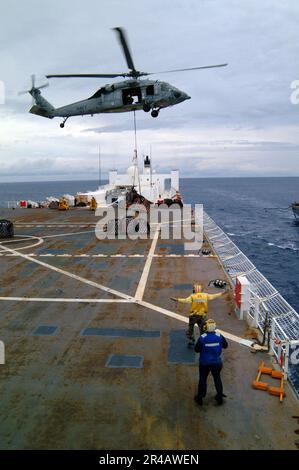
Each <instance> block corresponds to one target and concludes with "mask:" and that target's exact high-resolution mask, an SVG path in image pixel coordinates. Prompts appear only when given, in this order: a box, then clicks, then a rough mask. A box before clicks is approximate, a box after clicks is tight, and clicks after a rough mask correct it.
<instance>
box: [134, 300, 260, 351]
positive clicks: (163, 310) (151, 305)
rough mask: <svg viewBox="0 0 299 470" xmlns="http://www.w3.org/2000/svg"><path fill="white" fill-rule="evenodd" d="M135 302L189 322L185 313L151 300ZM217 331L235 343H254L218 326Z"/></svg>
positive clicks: (245, 344)
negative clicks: (173, 310) (158, 304)
mask: <svg viewBox="0 0 299 470" xmlns="http://www.w3.org/2000/svg"><path fill="white" fill-rule="evenodd" d="M135 303H136V304H138V305H141V306H142V307H146V308H149V309H151V310H155V311H156V312H159V313H162V314H163V315H166V316H167V317H170V318H174V319H175V320H179V321H181V322H184V323H189V319H188V317H184V316H183V315H179V314H178V313H174V312H171V311H170V310H167V309H166V308H163V307H158V306H157V305H153V304H151V303H149V302H145V301H144V300H137V299H135ZM217 331H219V333H221V334H222V335H223V336H225V338H227V339H229V340H231V341H234V342H235V343H238V344H242V345H243V346H247V347H251V345H252V343H253V341H249V340H248V339H244V338H240V337H239V336H236V335H233V334H231V333H228V332H227V331H223V330H219V329H218V328H217Z"/></svg>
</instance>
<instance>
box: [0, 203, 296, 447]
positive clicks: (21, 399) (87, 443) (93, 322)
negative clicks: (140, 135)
mask: <svg viewBox="0 0 299 470" xmlns="http://www.w3.org/2000/svg"><path fill="white" fill-rule="evenodd" d="M0 218H9V219H10V220H13V221H14V222H15V224H16V226H15V231H16V235H30V236H35V237H38V238H36V239H34V240H32V239H28V241H27V240H26V241H23V242H19V243H15V242H13V243H9V244H5V246H6V247H9V248H11V249H13V250H19V253H22V254H25V255H29V256H30V258H31V259H28V258H23V257H21V256H19V255H17V254H16V253H12V252H9V253H8V252H6V251H1V248H0V279H1V283H0V296H1V300H0V309H1V310H0V312H1V314H0V340H2V341H4V343H5V346H6V364H5V365H0V396H1V400H0V418H1V419H0V448H1V449H296V446H295V440H296V434H295V433H294V431H295V429H296V428H298V424H297V422H296V420H294V419H292V415H298V403H297V402H296V400H295V398H294V396H293V394H292V392H291V390H290V389H289V388H288V387H287V397H286V399H285V401H284V402H283V404H280V403H279V400H278V398H276V397H272V396H269V395H268V394H267V393H266V392H260V391H256V390H253V389H252V388H251V382H252V380H253V378H254V377H255V375H256V371H257V367H258V364H259V362H260V361H261V360H266V361H267V362H269V359H268V358H267V357H266V358H265V356H263V355H262V354H256V355H254V354H251V353H250V351H249V349H248V348H247V347H246V346H243V345H240V344H238V343H236V342H232V341H229V349H228V350H227V351H225V353H224V356H225V362H224V369H223V382H224V391H225V393H226V394H227V396H228V398H227V400H226V403H225V405H224V406H222V407H216V406H215V405H214V398H213V397H214V395H215V391H214V386H213V384H212V382H211V381H210V382H209V390H208V395H207V398H206V399H205V403H204V406H203V407H202V408H199V407H197V406H196V405H195V403H194V401H193V396H194V394H195V392H196V387H197V378H198V370H197V359H198V358H196V362H193V363H192V361H193V360H194V357H193V353H192V351H191V350H188V349H187V346H185V338H184V332H183V330H184V329H185V327H186V323H185V322H184V317H185V318H187V316H188V307H187V306H184V305H180V306H178V307H175V305H174V304H173V303H172V302H171V301H170V300H169V297H170V296H187V295H189V293H190V290H191V288H192V284H193V282H194V281H199V282H201V283H203V284H204V285H205V286H207V284H208V282H209V280H211V279H215V278H217V277H223V273H222V271H221V269H220V267H219V264H218V261H217V259H215V258H212V257H207V258H203V257H198V256H196V257H192V256H187V257H186V256H184V255H186V254H189V253H185V252H184V250H183V243H182V242H181V241H176V242H171V241H169V242H167V241H166V242H165V240H158V243H157V246H156V248H155V252H154V253H155V256H154V257H153V260H152V263H151V266H150V270H149V276H148V278H145V282H144V284H143V285H139V281H140V278H141V275H142V273H143V270H144V266H145V263H146V260H147V254H148V252H149V250H150V248H151V245H152V240H143V241H140V240H139V241H119V240H113V241H112V240H109V241H99V240H97V239H96V238H95V236H94V227H93V226H92V225H91V226H88V225H87V224H94V223H95V216H94V214H92V213H90V212H89V211H83V210H82V211H69V212H68V213H65V214H63V213H58V212H56V211H51V210H23V211H8V210H2V211H0ZM20 223H21V224H22V223H23V224H25V225H20ZM29 223H30V224H33V225H30V226H28V224H29ZM51 224H56V225H57V224H62V225H59V226H56V227H53V226H52V225H51ZM76 224H78V225H76ZM63 225H65V226H63ZM77 232H80V233H78V234H77V235H76V234H75V233H77ZM63 233H66V234H68V235H65V236H60V235H62V234H63ZM58 235H59V236H58ZM47 237H48V238H47ZM40 239H42V240H41V241H40ZM35 243H36V244H37V245H36V246H31V247H29V248H27V249H26V246H29V245H32V244H35ZM38 243H39V244H38ZM20 248H22V249H21V250H20ZM66 255H67V256H66ZM82 255H83V256H82ZM116 255H121V256H116ZM156 255H159V256H156ZM170 255H176V256H170ZM35 261H40V262H42V263H45V264H46V265H47V266H45V265H40V264H37V263H36V262H35ZM53 267H54V269H53ZM55 268H57V269H59V270H61V271H57V270H55ZM72 275H75V276H78V277H77V278H74V277H72ZM138 285H139V294H140V292H141V296H142V291H143V287H144V289H145V290H144V296H143V300H141V301H138V302H136V301H135V300H134V296H135V292H136V289H137V288H138ZM105 287H108V288H110V289H114V290H115V291H116V292H114V293H113V294H111V292H107V291H106V290H103V288H104V289H105ZM214 290H215V289H214ZM209 291H210V292H212V291H213V288H209ZM123 294H125V295H124V296H123ZM4 297H27V298H29V299H32V298H42V299H44V301H37V302H33V301H20V300H5V299H3V298H4ZM66 298H67V299H70V300H69V302H56V303H55V302H52V301H50V300H49V299H57V300H62V299H66ZM80 299H81V301H80ZM84 299H96V300H97V299H103V300H105V299H106V300H107V299H110V300H111V302H97V303H96V302H94V303H93V302H86V303H83V300H84ZM112 300H113V301H112ZM120 300H121V302H120ZM144 301H145V302H144ZM156 306H159V307H162V308H163V309H165V311H164V310H163V309H162V310H161V309H160V310H159V309H158V310H157V309H155V307H156ZM171 312H174V313H177V314H179V315H181V317H179V318H178V319H176V318H172V317H171V316H169V315H171ZM209 316H210V317H213V318H215V319H216V321H217V324H218V325H219V327H220V328H221V329H223V330H225V331H227V332H230V333H233V334H235V335H237V336H239V337H248V336H246V335H248V330H247V327H246V325H245V323H243V322H240V321H239V320H237V319H236V317H235V314H234V313H233V310H232V307H231V304H230V302H229V300H227V299H224V298H223V299H217V300H215V301H214V302H213V303H212V304H211V305H210V314H209ZM39 326H53V327H57V329H56V330H55V332H54V333H53V334H52V335H36V334H34V332H35V330H36V329H37V328H38V327H39ZM86 328H96V329H98V330H88V331H87V333H89V335H86V334H85V335H84V330H85V329H86ZM116 329H117V330H118V331H115V330H116ZM111 330H112V331H111ZM131 330H139V331H138V332H136V331H131ZM150 332H152V333H150ZM85 333H86V332H85ZM95 333H101V335H99V334H95ZM115 334H117V335H119V336H120V337H115V336H113V335H115ZM151 334H152V335H153V336H149V335H151ZM130 335H131V336H130ZM249 337H250V336H249ZM111 355H127V356H130V355H134V356H142V358H143V359H142V358H141V363H140V365H141V367H139V368H130V367H124V368H111V367H106V364H107V361H108V359H109V357H110V356H111ZM142 360H143V363H142ZM184 360H185V361H191V363H189V364H188V363H187V364H186V363H184ZM174 362H176V363H174Z"/></svg>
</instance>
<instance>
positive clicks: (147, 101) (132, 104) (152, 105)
mask: <svg viewBox="0 0 299 470" xmlns="http://www.w3.org/2000/svg"><path fill="white" fill-rule="evenodd" d="M113 30H114V31H115V32H116V34H117V37H118V40H119V43H120V46H121V48H122V50H123V53H124V56H125V59H126V62H127V65H128V69H129V71H128V72H123V73H100V74H93V73H88V74H63V75H61V74H60V75H46V77H47V78H48V79H51V78H115V77H123V78H125V80H123V81H120V82H116V83H112V84H108V85H105V86H102V87H101V88H99V89H98V90H97V91H96V92H95V93H94V94H93V95H92V96H90V97H89V98H87V99H85V100H82V101H78V102H76V103H71V104H69V105H66V106H62V107H60V108H55V107H54V106H53V105H52V104H51V103H49V102H48V101H47V100H46V99H45V98H44V97H43V96H42V94H41V92H40V90H41V89H42V88H45V87H47V86H49V83H46V84H44V85H41V86H39V87H37V86H35V76H34V75H32V76H31V80H32V85H31V89H30V90H26V91H23V92H20V93H19V94H24V93H30V95H31V96H32V97H33V106H32V107H31V109H30V110H29V112H30V113H32V114H36V115H38V116H42V117H45V118H49V119H53V118H54V117H57V116H58V117H62V118H63V121H62V122H61V124H60V127H61V128H63V127H64V125H65V123H66V121H67V120H68V119H69V118H70V117H71V116H84V115H91V116H93V115H94V114H100V113H125V112H129V111H137V110H143V111H145V112H146V113H147V112H149V111H151V116H152V117H153V118H156V117H158V115H159V112H160V110H161V109H162V108H167V107H168V106H174V105H177V104H179V103H182V102H183V101H185V100H189V99H190V96H188V95H187V93H185V92H183V91H181V90H179V89H178V88H176V87H174V86H173V85H170V84H169V83H167V82H162V81H160V80H151V79H140V77H145V76H149V75H154V74H162V73H172V72H183V71H187V70H199V69H209V68H215V67H225V66H227V64H219V65H206V66H202V67H191V68H184V69H175V70H164V71H162V72H150V73H149V72H141V71H139V70H137V69H136V68H135V65H134V62H133V59H132V54H131V51H130V49H129V44H128V40H127V37H126V33H125V30H124V29H123V28H120V27H118V28H113Z"/></svg>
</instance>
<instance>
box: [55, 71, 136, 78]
mask: <svg viewBox="0 0 299 470" xmlns="http://www.w3.org/2000/svg"><path fill="white" fill-rule="evenodd" d="M127 76H129V74H127V73H126V72H124V73H77V74H74V73H72V74H70V73H67V74H62V75H61V74H59V75H46V77H47V78H115V77H127Z"/></svg>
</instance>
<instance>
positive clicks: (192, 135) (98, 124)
mask: <svg viewBox="0 0 299 470" xmlns="http://www.w3.org/2000/svg"><path fill="white" fill-rule="evenodd" d="M1 13H2V14H1V18H0V44H1V50H0V59H1V76H0V80H2V81H3V82H4V84H5V89H6V102H5V105H0V165H1V166H0V168H1V170H0V181H1V180H2V181H4V180H7V179H9V178H11V180H14V179H15V178H18V179H19V178H21V177H22V175H23V177H24V179H27V180H30V178H38V177H39V178H40V179H46V178H48V177H49V175H50V176H51V179H55V178H58V179H59V178H60V179H61V176H62V174H63V175H65V176H66V177H72V178H75V177H77V176H76V175H78V176H80V175H85V176H84V177H86V178H88V177H90V178H94V175H95V174H97V165H98V148H99V145H100V146H101V154H102V165H103V171H104V172H107V171H108V170H109V167H110V166H117V167H118V168H123V169H125V168H126V166H127V165H128V163H129V162H130V160H131V158H132V154H133V148H134V135H133V115H132V114H131V113H128V114H126V113H125V114H113V115H97V116H95V117H94V118H93V119H92V120H91V119H90V117H83V118H81V117H76V118H72V119H70V120H69V121H68V122H67V125H66V128H65V129H64V130H61V129H60V128H59V119H54V120H48V119H44V118H40V117H38V116H33V115H30V114H28V110H29V109H30V105H31V97H30V96H29V95H26V96H22V97H18V96H17V92H18V91H19V90H23V89H26V88H28V87H29V86H30V75H31V74H32V73H36V77H37V83H38V84H40V83H43V82H44V76H45V75H46V74H48V73H63V72H65V73H70V72H74V73H76V72H77V73H83V72H118V71H126V70H127V65H126V63H125V60H124V57H123V55H122V53H121V50H120V48H119V45H118V43H117V41H116V38H115V36H114V33H113V32H112V31H111V30H110V28H111V27H113V26H115V25H121V26H124V27H125V28H126V29H127V32H128V35H129V41H130V45H131V49H132V52H133V57H134V61H135V64H136V67H137V68H138V69H139V70H145V71H149V72H151V71H155V70H165V69H171V68H184V67H192V66H198V65H207V64H212V63H223V62H228V63H229V66H228V67H226V68H222V69H210V70H203V71H196V72H185V73H181V74H177V73H173V74H164V75H161V76H159V75H157V76H155V75H154V76H153V77H154V78H157V79H160V80H164V81H167V82H170V83H172V84H173V85H175V86H177V87H178V88H179V89H181V90H184V91H186V92H187V93H188V94H189V95H190V96H191V97H192V99H191V100H189V101H187V102H185V103H182V104H180V105H178V106H174V107H172V108H167V109H165V110H162V111H161V113H160V115H159V117H158V118H157V119H152V118H151V116H150V115H149V114H147V113H143V112H142V111H140V112H138V113H137V128H138V135H137V138H138V149H139V154H140V156H142V154H143V153H149V151H150V147H152V152H153V157H154V162H155V165H156V166H157V168H161V169H163V170H169V168H170V167H171V166H177V167H179V168H180V169H181V174H182V175H189V176H190V175H192V176H194V175H195V172H197V173H196V175H197V176H210V175H211V174H213V175H216V176H217V175H218V176H223V175H226V176H233V175H239V174H242V175H246V174H247V175H273V174H286V175H287V174H289V175H294V174H296V175H299V166H298V165H297V162H296V152H297V151H298V145H299V138H298V131H297V126H298V117H299V105H298V106H295V105H292V104H291V103H290V99H289V98H290V94H291V89H290V83H291V82H292V81H293V80H295V79H299V76H298V73H299V72H298V61H297V55H298V54H297V52H298V51H297V44H298V39H299V37H298V36H299V32H298V26H297V25H298V20H299V5H298V4H297V3H296V2H289V1H281V0H271V1H270V0H264V1H263V2H260V1H258V0H244V1H243V2H239V1H237V0H223V1H221V2H220V1H217V0H209V1H207V0H201V1H194V0H187V1H184V0H176V1H174V0H164V1H163V2H160V1H158V0H152V1H151V3H150V4H149V3H148V1H146V0H131V1H130V2H123V1H121V0H109V1H108V0H102V1H101V2H98V1H97V0H86V1H85V2H84V4H82V2H79V1H76V0H73V1H71V0H64V2H59V1H58V0H53V1H52V2H51V4H43V6H42V8H41V5H40V2H39V1H38V0H28V1H27V2H25V3H20V2H19V1H17V0H10V2H8V3H5V4H3V5H2V7H1ZM166 18H167V21H165V19H166ZM108 81H109V80H108ZM105 82H106V80H101V79H99V80H98V79H90V80H87V79H86V80H80V79H78V80H75V79H74V80H52V81H51V86H50V88H48V89H46V90H43V94H44V96H45V97H46V99H47V100H48V101H50V102H51V103H53V105H54V106H57V107H58V106H61V105H64V104H68V103H71V102H73V101H78V100H81V99H84V98H85V97H89V96H91V95H92V94H93V93H94V92H95V91H96V90H97V89H98V88H99V87H100V86H103V84H104V83H105ZM186 162H188V164H186ZM189 168H190V169H189Z"/></svg>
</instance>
